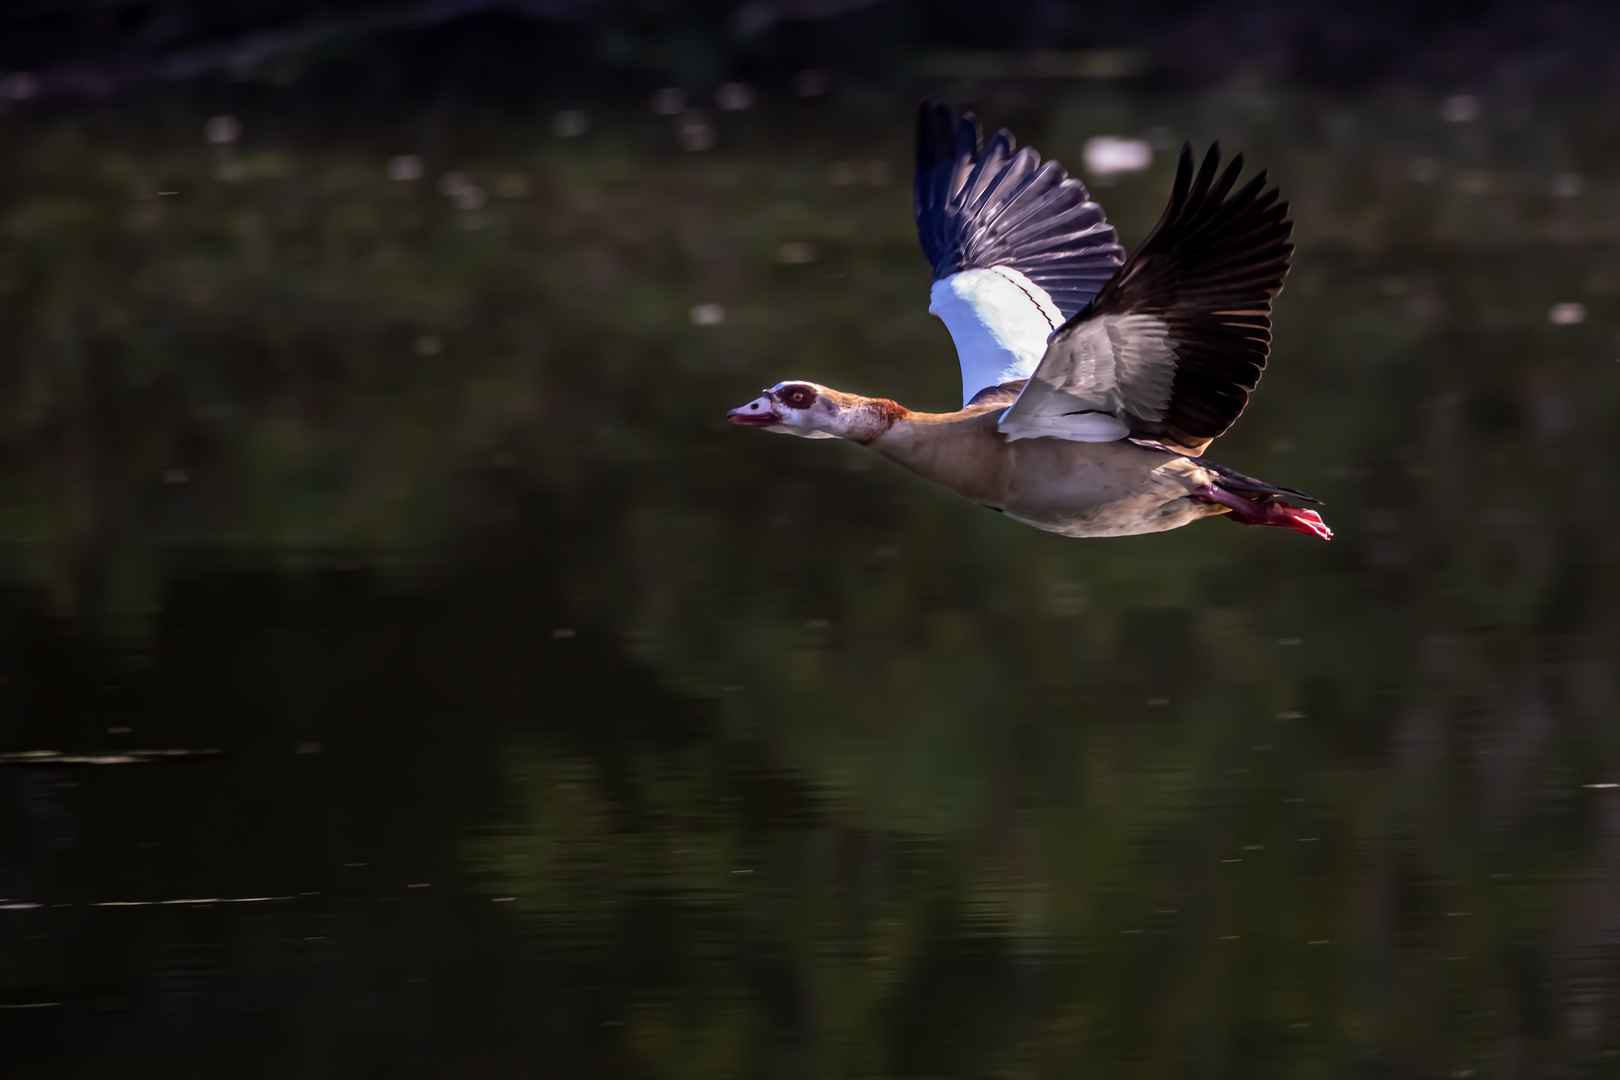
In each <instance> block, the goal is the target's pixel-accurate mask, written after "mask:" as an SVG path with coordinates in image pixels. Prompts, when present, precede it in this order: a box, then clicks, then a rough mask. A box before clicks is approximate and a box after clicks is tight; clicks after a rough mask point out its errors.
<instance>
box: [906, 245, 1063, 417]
mask: <svg viewBox="0 0 1620 1080" xmlns="http://www.w3.org/2000/svg"><path fill="white" fill-rule="evenodd" d="M928 299H929V305H928V311H929V313H930V314H932V315H938V316H939V317H940V318H941V319H942V320H944V322H945V326H946V328H947V329H949V330H950V332H951V340H952V341H954V342H956V355H957V358H958V359H959V360H960V361H961V363H962V404H963V405H966V404H967V403H968V402H969V401H972V400H973V395H975V394H977V393H978V392H979V391H980V390H983V389H984V388H985V387H987V386H1000V385H1001V384H1002V383H1005V382H1013V381H1015V380H1017V379H1027V378H1029V377H1030V374H1031V373H1032V372H1034V370H1035V368H1036V365H1038V364H1039V363H1040V362H1041V357H1042V356H1043V355H1044V354H1045V353H1046V338H1047V336H1048V335H1049V334H1051V333H1052V331H1053V330H1056V329H1057V328H1058V327H1059V326H1062V325H1063V316H1062V315H1060V314H1059V313H1058V309H1057V306H1056V305H1055V304H1053V303H1052V298H1051V296H1049V295H1047V292H1046V290H1045V289H1043V288H1041V287H1040V286H1039V285H1037V284H1035V283H1034V282H1033V281H1031V280H1029V278H1027V277H1025V276H1024V275H1023V274H1021V273H1019V272H1018V271H1017V270H1014V269H1013V268H1012V267H1010V266H992V267H989V268H988V269H978V270H963V271H961V272H960V273H956V274H952V275H950V276H949V277H943V278H940V279H939V280H938V281H936V282H934V287H933V289H932V290H930V292H929V294H928Z"/></svg>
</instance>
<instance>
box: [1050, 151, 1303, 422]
mask: <svg viewBox="0 0 1620 1080" xmlns="http://www.w3.org/2000/svg"><path fill="white" fill-rule="evenodd" d="M1219 165H1220V144H1218V143H1217V144H1215V145H1214V146H1211V147H1210V149H1209V153H1208V155H1206V156H1205V158H1204V163H1203V166H1202V167H1201V168H1199V169H1198V172H1197V175H1196V177H1195V176H1194V174H1193V155H1192V147H1191V146H1184V147H1182V151H1181V164H1180V167H1179V169H1178V170H1177V173H1176V184H1175V190H1174V191H1173V192H1172V194H1171V196H1170V205H1169V206H1168V207H1166V209H1165V211H1164V216H1163V217H1162V218H1160V219H1159V223H1158V225H1156V226H1154V229H1153V232H1152V233H1150V234H1149V235H1148V238H1147V239H1146V240H1144V241H1143V242H1142V246H1141V247H1139V248H1137V249H1136V252H1135V253H1134V254H1132V255H1131V257H1130V260H1129V261H1128V262H1127V263H1126V264H1125V267H1124V269H1122V270H1120V272H1119V274H1118V275H1117V276H1115V277H1114V279H1113V280H1111V281H1109V282H1108V284H1107V285H1105V286H1104V287H1103V289H1102V291H1101V292H1100V293H1098V294H1097V298H1096V299H1095V300H1094V301H1092V303H1091V305H1090V307H1088V308H1087V309H1086V310H1085V311H1083V312H1081V313H1080V314H1079V315H1078V316H1076V317H1075V318H1074V319H1072V320H1071V321H1070V323H1069V324H1066V325H1065V329H1068V326H1070V325H1075V324H1079V323H1081V322H1083V321H1085V320H1087V319H1090V318H1092V317H1094V316H1099V315H1125V314H1139V313H1140V314H1150V315H1156V316H1158V317H1159V318H1161V319H1163V320H1164V322H1165V323H1166V324H1167V326H1168V328H1169V336H1170V340H1171V342H1172V345H1173V347H1174V350H1175V354H1176V361H1175V366H1176V370H1175V378H1174V381H1173V382H1172V384H1171V392H1170V400H1169V402H1168V404H1167V406H1166V408H1165V409H1164V411H1163V419H1162V420H1157V421H1145V422H1144V421H1141V420H1140V418H1134V417H1132V418H1127V422H1128V423H1130V424H1131V428H1132V430H1133V431H1134V432H1136V433H1138V434H1145V435H1153V436H1156V437H1162V438H1165V439H1167V440H1169V441H1171V442H1173V443H1176V444H1178V445H1180V446H1182V447H1185V448H1187V449H1190V450H1192V451H1193V452H1194V453H1197V452H1200V451H1201V450H1202V448H1203V446H1204V445H1206V444H1207V443H1208V442H1209V440H1211V439H1213V438H1215V437H1216V436H1217V435H1220V434H1221V433H1222V432H1224V431H1225V430H1226V429H1227V428H1229V427H1231V426H1232V422H1233V421H1234V420H1236V419H1237V418H1238V416H1239V414H1241V413H1242V412H1243V407H1244V406H1245V405H1246V404H1247V403H1248V400H1249V392H1250V391H1252V390H1253V389H1254V388H1255V385H1256V384H1257V383H1258V382H1259V381H1260V373H1261V372H1262V371H1263V370H1265V366H1266V358H1267V356H1268V354H1269V353H1270V351H1271V301H1272V298H1273V297H1275V296H1276V295H1277V293H1278V292H1279V291H1281V289H1282V283H1283V278H1284V277H1286V276H1287V274H1288V260H1289V256H1290V255H1291V254H1292V253H1293V250H1294V246H1293V245H1292V244H1291V243H1289V242H1288V237H1289V234H1290V232H1292V230H1293V223H1292V222H1290V221H1289V220H1288V204H1287V203H1286V202H1282V201H1280V200H1279V198H1278V192H1277V190H1276V189H1275V188H1272V189H1271V190H1269V191H1268V190H1266V174H1265V173H1263V172H1262V173H1261V174H1260V175H1258V176H1256V177H1255V178H1254V179H1253V180H1250V181H1249V182H1248V183H1247V184H1245V185H1244V186H1243V188H1242V189H1241V190H1239V191H1238V192H1237V193H1236V194H1231V192H1232V188H1233V187H1234V185H1235V184H1236V182H1237V177H1238V173H1239V171H1240V170H1241V169H1242V167H1243V156H1242V155H1241V154H1239V155H1238V156H1237V157H1235V158H1233V159H1232V163H1231V165H1229V166H1228V167H1227V168H1226V170H1225V172H1222V173H1221V174H1220V176H1219V178H1218V179H1217V177H1216V171H1217V169H1218V168H1219Z"/></svg>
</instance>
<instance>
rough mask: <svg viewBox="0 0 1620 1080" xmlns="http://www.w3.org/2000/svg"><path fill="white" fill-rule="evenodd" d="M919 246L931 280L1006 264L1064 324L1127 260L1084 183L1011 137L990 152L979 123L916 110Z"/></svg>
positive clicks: (939, 106)
mask: <svg viewBox="0 0 1620 1080" xmlns="http://www.w3.org/2000/svg"><path fill="white" fill-rule="evenodd" d="M916 208H917V239H918V240H919V241H920V242H921V244H922V249H923V254H924V255H926V256H927V257H928V261H929V263H930V264H931V265H932V266H933V269H934V280H936V281H938V280H939V279H940V278H943V277H948V276H949V275H951V274H955V273H957V272H959V271H962V270H972V269H977V268H983V267H991V266H1010V267H1012V268H1013V269H1015V270H1017V271H1019V272H1020V273H1022V274H1024V276H1026V277H1028V278H1029V279H1030V280H1031V281H1033V282H1035V284H1037V285H1039V286H1040V287H1041V288H1043V289H1045V290H1046V291H1047V293H1048V294H1049V295H1050V296H1051V297H1052V302H1053V304H1054V305H1056V307H1057V309H1058V311H1059V312H1061V313H1062V315H1063V317H1064V318H1065V319H1067V318H1069V317H1071V316H1072V315H1074V313H1075V312H1077V311H1079V310H1080V309H1081V308H1083V307H1085V306H1086V305H1087V304H1088V303H1090V302H1091V300H1092V298H1093V297H1095V296H1096V295H1097V291H1098V290H1099V289H1101V288H1102V287H1103V284H1104V282H1106V281H1108V279H1109V278H1111V277H1113V276H1114V274H1115V272H1116V271H1117V270H1118V269H1119V266H1120V264H1121V263H1123V262H1124V261H1125V251H1124V249H1123V248H1121V247H1120V246H1119V239H1118V237H1117V236H1116V235H1115V233H1114V227H1113V226H1112V225H1110V224H1108V221H1107V218H1106V217H1105V216H1104V215H1103V210H1102V207H1100V206H1098V205H1097V204H1096V203H1094V202H1092V201H1091V197H1090V196H1089V195H1088V194H1087V193H1086V186H1085V185H1084V184H1082V183H1081V182H1080V181H1078V180H1074V179H1071V178H1070V177H1069V175H1068V174H1067V173H1066V172H1064V171H1063V168H1062V166H1060V165H1058V163H1057V162H1055V161H1048V162H1046V163H1045V164H1042V162H1041V156H1040V154H1038V153H1036V152H1035V150H1034V149H1033V148H1031V147H1027V146H1026V147H1025V148H1024V149H1022V150H1018V149H1016V142H1015V140H1014V139H1013V137H1012V134H1011V133H1010V132H1008V131H1006V130H1002V131H998V132H996V133H995V135H993V136H991V138H990V142H989V145H985V144H984V135H983V132H982V130H981V129H980V127H979V121H978V118H977V117H975V116H974V115H973V114H972V113H965V114H964V115H963V116H962V117H961V119H960V120H958V119H957V117H956V114H955V113H954V112H953V111H952V110H951V108H950V106H948V105H945V104H943V103H939V102H931V101H926V100H925V101H923V102H922V104H921V105H920V106H919V107H918V109H917V178H916Z"/></svg>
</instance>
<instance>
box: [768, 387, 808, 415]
mask: <svg viewBox="0 0 1620 1080" xmlns="http://www.w3.org/2000/svg"><path fill="white" fill-rule="evenodd" d="M776 400H777V401H780V402H781V403H782V404H783V405H786V406H787V407H788V408H790V409H808V408H809V407H810V406H811V405H812V404H814V403H815V400H816V392H815V391H814V390H812V389H811V388H810V387H808V386H784V387H783V388H782V389H781V390H778V391H777V393H776Z"/></svg>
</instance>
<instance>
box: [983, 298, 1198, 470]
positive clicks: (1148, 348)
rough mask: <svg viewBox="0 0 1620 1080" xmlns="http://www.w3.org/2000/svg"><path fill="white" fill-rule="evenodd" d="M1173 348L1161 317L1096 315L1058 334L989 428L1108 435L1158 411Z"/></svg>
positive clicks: (1037, 434) (1079, 438)
mask: <svg viewBox="0 0 1620 1080" xmlns="http://www.w3.org/2000/svg"><path fill="white" fill-rule="evenodd" d="M1175 376H1176V352H1175V347H1174V345H1173V344H1172V342H1171V341H1170V336H1169V328H1168V327H1167V326H1166V325H1165V323H1164V320H1162V319H1159V318H1157V317H1156V316H1153V315H1103V316H1100V317H1096V318H1091V319H1087V320H1086V321H1085V322H1083V323H1080V324H1079V325H1077V326H1073V327H1071V328H1069V329H1067V330H1065V331H1064V333H1063V334H1061V335H1058V336H1057V337H1055V338H1054V340H1053V341H1052V344H1051V347H1050V348H1049V349H1048V350H1047V352H1046V355H1045V356H1044V357H1043V358H1042V359H1041V362H1040V366H1039V367H1037V368H1036V370H1035V373H1034V374H1033V375H1032V376H1030V379H1029V382H1028V383H1027V384H1025V386H1024V389H1023V392H1022V393H1020V394H1019V395H1018V400H1017V401H1016V402H1014V403H1013V405H1012V407H1011V408H1010V409H1008V410H1007V411H1006V412H1005V413H1004V414H1002V418H1001V421H1000V423H998V424H997V428H998V429H999V430H1000V431H1001V432H1002V433H1003V434H1005V435H1006V436H1007V437H1008V438H1010V439H1036V438H1042V437H1048V438H1056V439H1070V440H1073V441H1075V442H1112V441H1114V440H1115V439H1123V438H1124V437H1125V436H1126V435H1127V434H1129V431H1130V428H1129V426H1128V424H1127V423H1126V421H1125V417H1126V416H1132V417H1136V418H1137V419H1140V420H1162V419H1164V409H1165V406H1166V405H1168V404H1169V401H1170V385H1171V383H1172V381H1173V380H1174V379H1175Z"/></svg>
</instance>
